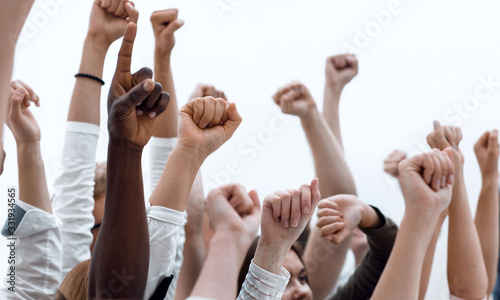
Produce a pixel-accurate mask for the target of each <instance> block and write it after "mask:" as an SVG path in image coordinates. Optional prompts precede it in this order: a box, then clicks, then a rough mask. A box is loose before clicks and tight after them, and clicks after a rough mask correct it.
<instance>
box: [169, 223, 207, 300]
mask: <svg viewBox="0 0 500 300" xmlns="http://www.w3.org/2000/svg"><path fill="white" fill-rule="evenodd" d="M183 256H184V259H183V261H182V266H181V269H180V272H179V280H178V281H177V287H176V289H175V299H176V300H184V299H186V298H187V297H189V295H190V294H191V292H192V291H193V288H194V286H195V284H196V280H197V279H198V275H199V274H200V273H201V270H202V268H203V264H204V262H205V244H204V242H203V237H202V236H201V232H200V233H199V234H191V233H188V231H187V230H186V242H185V243H184V251H183Z"/></svg>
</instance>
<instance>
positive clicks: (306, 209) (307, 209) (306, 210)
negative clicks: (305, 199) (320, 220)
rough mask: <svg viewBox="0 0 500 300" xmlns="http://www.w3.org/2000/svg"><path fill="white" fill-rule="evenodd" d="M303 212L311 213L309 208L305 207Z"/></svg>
mask: <svg viewBox="0 0 500 300" xmlns="http://www.w3.org/2000/svg"><path fill="white" fill-rule="evenodd" d="M303 212H304V213H305V214H307V213H309V207H307V206H305V207H304V210H303Z"/></svg>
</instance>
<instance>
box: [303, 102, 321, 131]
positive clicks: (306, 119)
mask: <svg viewBox="0 0 500 300" xmlns="http://www.w3.org/2000/svg"><path fill="white" fill-rule="evenodd" d="M319 118H320V113H319V110H318V107H317V106H316V103H315V104H314V106H313V107H311V109H309V111H308V112H307V113H305V114H303V115H301V116H300V121H301V123H302V125H303V126H304V125H307V124H310V123H312V122H315V121H318V120H319Z"/></svg>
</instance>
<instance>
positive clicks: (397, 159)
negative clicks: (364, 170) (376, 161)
mask: <svg viewBox="0 0 500 300" xmlns="http://www.w3.org/2000/svg"><path fill="white" fill-rule="evenodd" d="M405 159H406V153H404V152H403V151H401V150H394V151H393V152H392V153H391V154H390V155H389V157H387V159H386V160H384V171H385V172H386V173H387V174H389V175H391V176H392V177H394V178H398V177H399V163H401V162H402V161H403V160H405Z"/></svg>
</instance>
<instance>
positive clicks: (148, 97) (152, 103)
mask: <svg viewBox="0 0 500 300" xmlns="http://www.w3.org/2000/svg"><path fill="white" fill-rule="evenodd" d="M136 34H137V25H136V24H134V23H129V25H128V26H127V29H126V31H125V37H124V39H123V44H122V48H121V49H120V53H119V58H118V64H117V67H116V73H115V76H114V78H113V83H112V84H111V88H110V91H109V96H108V129H109V135H110V139H111V140H114V142H118V143H120V144H124V145H126V146H130V145H131V146H134V147H137V148H140V149H142V147H144V146H145V145H146V144H147V142H148V141H149V139H150V138H151V136H152V135H153V133H154V131H155V130H156V127H157V126H158V122H159V120H158V118H157V117H158V116H159V115H160V114H161V113H162V112H164V111H165V109H166V108H167V105H168V102H169V100H170V96H169V95H168V94H167V93H165V92H162V87H161V85H160V84H159V83H156V84H155V83H154V82H153V80H151V78H152V71H151V70H150V69H147V68H143V69H141V70H139V71H138V72H137V73H135V74H133V75H132V74H131V73H130V64H131V57H132V50H133V46H134V40H135V36H136Z"/></svg>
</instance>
